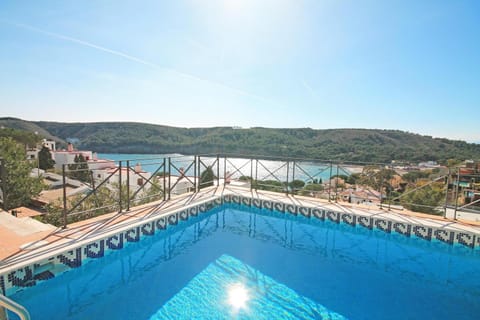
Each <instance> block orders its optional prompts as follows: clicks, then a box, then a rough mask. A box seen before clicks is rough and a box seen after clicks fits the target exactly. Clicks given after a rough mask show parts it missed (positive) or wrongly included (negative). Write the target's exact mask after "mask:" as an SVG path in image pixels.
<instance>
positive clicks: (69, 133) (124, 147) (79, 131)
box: [0, 118, 480, 162]
mask: <svg viewBox="0 0 480 320" xmlns="http://www.w3.org/2000/svg"><path fill="white" fill-rule="evenodd" d="M7 123H9V124H10V125H11V124H14V125H16V126H17V128H18V126H19V124H21V123H24V124H23V128H28V127H29V126H31V128H41V129H43V130H45V131H46V132H47V133H48V134H50V135H52V136H55V137H59V138H60V139H63V140H67V139H75V140H76V141H78V143H77V147H78V148H83V149H91V150H94V151H96V152H104V153H170V152H178V153H183V154H197V153H201V154H205V153H230V154H241V155H268V156H279V157H280V156H281V157H295V158H310V159H313V158H315V159H325V160H326V159H331V160H343V161H362V162H390V161H391V160H404V161H425V160H437V161H441V162H442V161H445V160H447V159H459V160H464V159H479V158H480V145H478V144H472V143H466V142H464V141H453V140H448V139H437V138H432V137H430V136H422V135H418V134H413V133H408V132H403V131H398V130H370V129H329V130H314V129H310V128H300V129H270V128H250V129H233V128H231V127H214V128H190V129H188V128H177V127H168V126H161V125H154V124H146V123H133V122H98V123H59V122H43V121H40V122H28V121H23V120H19V119H16V122H12V119H11V118H9V119H7V120H5V118H3V119H2V118H0V125H3V126H5V127H8V125H7Z"/></svg>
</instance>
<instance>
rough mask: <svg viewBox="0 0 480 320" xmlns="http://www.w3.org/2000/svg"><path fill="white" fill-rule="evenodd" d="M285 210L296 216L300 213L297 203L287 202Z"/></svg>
mask: <svg viewBox="0 0 480 320" xmlns="http://www.w3.org/2000/svg"><path fill="white" fill-rule="evenodd" d="M285 212H286V213H290V214H293V215H294V216H296V215H297V214H298V207H297V206H296V205H293V204H287V205H286V206H285Z"/></svg>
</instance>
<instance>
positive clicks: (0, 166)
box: [0, 158, 8, 211]
mask: <svg viewBox="0 0 480 320" xmlns="http://www.w3.org/2000/svg"><path fill="white" fill-rule="evenodd" d="M0 174H1V178H2V202H3V210H5V211H8V201H7V200H8V199H7V168H6V167H5V159H3V158H0Z"/></svg>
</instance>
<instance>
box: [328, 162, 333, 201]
mask: <svg viewBox="0 0 480 320" xmlns="http://www.w3.org/2000/svg"><path fill="white" fill-rule="evenodd" d="M332 169H333V163H332V161H330V176H329V177H328V202H330V198H331V192H332Z"/></svg>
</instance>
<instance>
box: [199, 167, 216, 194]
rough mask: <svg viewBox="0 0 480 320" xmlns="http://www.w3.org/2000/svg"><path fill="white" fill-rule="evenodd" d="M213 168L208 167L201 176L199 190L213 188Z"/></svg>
mask: <svg viewBox="0 0 480 320" xmlns="http://www.w3.org/2000/svg"><path fill="white" fill-rule="evenodd" d="M215 178H216V177H215V174H214V173H213V170H212V167H210V166H208V167H207V169H205V171H203V172H202V174H201V175H200V182H199V189H203V188H206V187H211V186H213V179H215Z"/></svg>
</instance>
